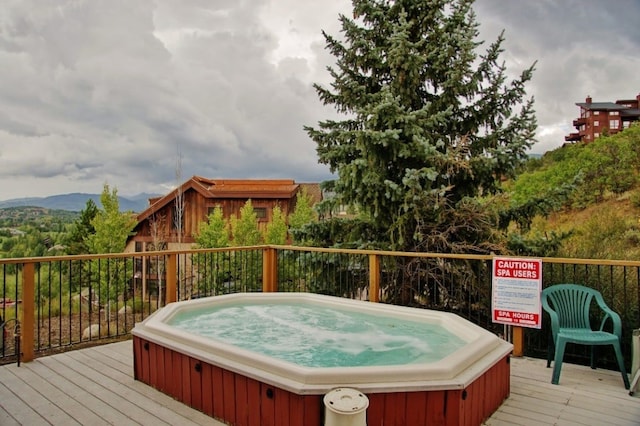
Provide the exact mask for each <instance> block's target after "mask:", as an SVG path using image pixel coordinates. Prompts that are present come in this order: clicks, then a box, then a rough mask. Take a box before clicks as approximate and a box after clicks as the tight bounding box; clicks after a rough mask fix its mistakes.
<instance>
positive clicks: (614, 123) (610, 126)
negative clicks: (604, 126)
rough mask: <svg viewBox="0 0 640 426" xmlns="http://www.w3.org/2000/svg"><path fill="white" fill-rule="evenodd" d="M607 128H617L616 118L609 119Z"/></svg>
mask: <svg viewBox="0 0 640 426" xmlns="http://www.w3.org/2000/svg"><path fill="white" fill-rule="evenodd" d="M609 128H610V129H611V130H618V128H619V126H618V120H609Z"/></svg>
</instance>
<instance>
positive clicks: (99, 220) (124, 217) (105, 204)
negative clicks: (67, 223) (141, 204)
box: [87, 184, 136, 254]
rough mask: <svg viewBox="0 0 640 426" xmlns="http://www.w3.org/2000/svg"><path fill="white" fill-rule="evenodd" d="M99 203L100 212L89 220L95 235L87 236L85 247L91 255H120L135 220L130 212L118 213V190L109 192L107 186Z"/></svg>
mask: <svg viewBox="0 0 640 426" xmlns="http://www.w3.org/2000/svg"><path fill="white" fill-rule="evenodd" d="M100 203H101V204H102V210H98V212H97V214H96V215H95V217H94V218H93V220H91V226H93V228H94V229H95V233H93V234H90V235H88V236H87V246H88V247H89V249H90V251H91V253H96V254H98V253H121V252H122V251H124V248H125V246H126V244H127V238H128V237H129V236H130V235H131V231H132V230H133V228H134V226H135V225H136V218H135V217H134V216H133V215H132V214H131V213H130V212H125V213H122V212H120V203H119V201H118V190H117V189H116V188H114V189H113V190H110V188H109V185H107V184H105V185H104V187H103V190H102V194H101V195H100Z"/></svg>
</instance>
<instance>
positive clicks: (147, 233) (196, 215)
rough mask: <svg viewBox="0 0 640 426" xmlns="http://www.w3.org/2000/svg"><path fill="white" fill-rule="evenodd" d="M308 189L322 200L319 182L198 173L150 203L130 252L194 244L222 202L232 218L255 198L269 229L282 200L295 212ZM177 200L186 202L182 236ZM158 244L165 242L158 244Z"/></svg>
mask: <svg viewBox="0 0 640 426" xmlns="http://www.w3.org/2000/svg"><path fill="white" fill-rule="evenodd" d="M302 188H305V189H306V191H307V193H308V194H310V195H311V197H312V200H313V203H316V202H318V201H320V200H321V199H322V193H321V190H320V185H319V184H315V183H296V182H295V181H294V180H291V179H272V180H248V179H207V178H203V177H200V176H193V177H192V178H191V179H189V180H187V181H186V182H184V183H183V184H182V185H180V186H179V187H177V188H175V189H174V190H173V191H171V192H169V193H168V194H166V195H164V196H162V197H156V198H152V199H150V200H149V207H147V209H146V210H144V211H143V212H141V213H140V214H138V216H137V225H136V226H135V228H134V230H133V234H134V235H133V236H132V237H130V239H129V241H128V242H127V247H126V249H125V251H127V252H142V251H149V250H156V249H166V250H179V249H189V248H192V247H193V244H194V243H195V236H196V234H197V232H198V228H199V226H200V223H201V222H202V221H204V220H206V219H207V216H208V215H209V214H210V213H211V212H212V211H213V209H214V208H216V207H217V206H220V207H222V212H223V214H224V217H225V218H226V219H229V218H231V217H233V216H236V217H239V215H240V209H241V208H242V207H244V205H245V204H246V202H247V200H251V204H252V205H253V209H254V211H255V212H256V215H257V217H258V226H259V227H260V229H261V230H264V229H265V227H266V225H267V224H268V223H269V222H270V221H271V214H272V209H273V207H275V206H276V205H279V206H280V208H281V209H282V213H283V214H284V216H285V217H286V216H288V215H289V214H290V213H292V212H293V210H294V208H295V204H296V199H297V195H298V193H299V192H300V191H301V190H302ZM180 199H181V200H182V201H181V202H180V201H179V200H180ZM176 203H179V204H181V205H182V209H181V210H182V233H181V234H182V235H179V232H178V229H179V227H178V226H177V223H178V221H177V220H176V217H177V216H179V215H177V211H179V210H176ZM156 244H161V245H162V247H158V248H155V247H154V245H156Z"/></svg>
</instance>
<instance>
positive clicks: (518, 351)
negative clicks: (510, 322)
mask: <svg viewBox="0 0 640 426" xmlns="http://www.w3.org/2000/svg"><path fill="white" fill-rule="evenodd" d="M511 341H512V343H513V356H524V328H522V327H513V328H512V330H511Z"/></svg>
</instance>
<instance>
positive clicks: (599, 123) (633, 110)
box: [564, 94, 640, 143]
mask: <svg viewBox="0 0 640 426" xmlns="http://www.w3.org/2000/svg"><path fill="white" fill-rule="evenodd" d="M576 105H577V106H579V107H580V117H579V118H577V119H575V120H573V125H574V126H575V128H576V130H578V131H577V132H575V133H571V134H569V135H568V136H565V137H564V140H565V141H567V142H585V143H589V142H593V141H594V140H595V139H597V138H598V137H599V136H601V135H603V134H609V135H612V134H614V133H618V132H620V131H622V130H624V129H626V128H627V127H629V126H630V125H631V123H632V122H634V121H638V120H640V94H639V95H638V96H636V97H635V98H634V99H621V100H617V101H615V102H593V100H592V99H591V96H587V98H586V99H585V102H578V103H576Z"/></svg>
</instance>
